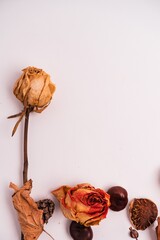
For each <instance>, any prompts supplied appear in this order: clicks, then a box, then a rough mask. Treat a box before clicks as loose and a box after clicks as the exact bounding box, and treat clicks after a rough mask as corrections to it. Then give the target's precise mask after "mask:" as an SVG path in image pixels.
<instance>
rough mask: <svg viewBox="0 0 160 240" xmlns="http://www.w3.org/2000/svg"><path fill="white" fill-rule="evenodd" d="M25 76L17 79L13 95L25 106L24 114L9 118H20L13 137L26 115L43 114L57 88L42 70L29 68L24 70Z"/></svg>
mask: <svg viewBox="0 0 160 240" xmlns="http://www.w3.org/2000/svg"><path fill="white" fill-rule="evenodd" d="M22 71H23V74H22V75H21V76H20V78H18V79H17V81H16V83H15V85H14V88H13V93H14V94H15V96H16V98H18V99H19V100H20V101H21V102H22V103H23V105H24V109H23V111H22V112H20V113H18V114H15V115H12V116H10V117H9V118H13V117H19V120H18V121H17V123H16V125H15V127H14V129H13V132H12V136H13V135H14V133H15V132H16V129H17V127H18V125H19V123H20V122H21V120H22V118H23V117H24V116H25V115H26V113H27V112H28V113H30V112H32V111H34V112H38V113H41V112H42V111H43V110H44V109H45V108H46V107H47V106H48V105H49V103H50V101H51V99H52V96H53V93H54V92H55V90H56V86H55V84H54V83H52V82H51V79H50V75H49V74H47V73H46V72H44V71H43V70H42V69H39V68H35V67H27V68H25V69H23V70H22Z"/></svg>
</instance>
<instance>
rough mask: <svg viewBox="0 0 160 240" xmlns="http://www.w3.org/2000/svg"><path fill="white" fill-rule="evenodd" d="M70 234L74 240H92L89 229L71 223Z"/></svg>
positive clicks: (73, 222)
mask: <svg viewBox="0 0 160 240" xmlns="http://www.w3.org/2000/svg"><path fill="white" fill-rule="evenodd" d="M70 234H71V237H72V238H73V239H74V240H92V238H93V232H92V228H91V227H85V226H84V225H82V224H80V223H77V222H75V221H72V222H71V224H70Z"/></svg>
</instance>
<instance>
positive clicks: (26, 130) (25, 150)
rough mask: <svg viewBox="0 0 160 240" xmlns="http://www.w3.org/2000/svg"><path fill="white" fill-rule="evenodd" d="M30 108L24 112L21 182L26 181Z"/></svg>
mask: <svg viewBox="0 0 160 240" xmlns="http://www.w3.org/2000/svg"><path fill="white" fill-rule="evenodd" d="M29 114H30V109H29V108H28V109H27V110H26V113H25V125H24V165H23V184H25V183H26V182H27V181H28V124H29Z"/></svg>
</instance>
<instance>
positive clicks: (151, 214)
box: [129, 198, 158, 230]
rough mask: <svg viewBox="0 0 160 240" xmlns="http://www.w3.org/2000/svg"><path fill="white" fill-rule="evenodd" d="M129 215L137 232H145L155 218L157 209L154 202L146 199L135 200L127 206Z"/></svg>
mask: <svg viewBox="0 0 160 240" xmlns="http://www.w3.org/2000/svg"><path fill="white" fill-rule="evenodd" d="M129 215H130V220H131V223H132V224H133V226H134V227H135V228H136V229H137V230H145V229H146V228H148V227H149V226H150V225H151V224H152V223H153V222H154V221H155V220H156V218H157V215H158V209H157V206H156V204H155V203H154V202H152V201H151V200H149V199H146V198H139V199H138V198H135V199H133V200H132V201H131V202H130V204H129Z"/></svg>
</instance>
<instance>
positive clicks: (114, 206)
mask: <svg viewBox="0 0 160 240" xmlns="http://www.w3.org/2000/svg"><path fill="white" fill-rule="evenodd" d="M107 193H108V194H109V195H110V202H111V205H110V207H109V208H110V209H111V210H113V211H121V210H123V209H124V208H125V207H126V205H127V203H128V193H127V191H126V189H125V188H123V187H121V186H113V187H111V188H109V189H108V191H107Z"/></svg>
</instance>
